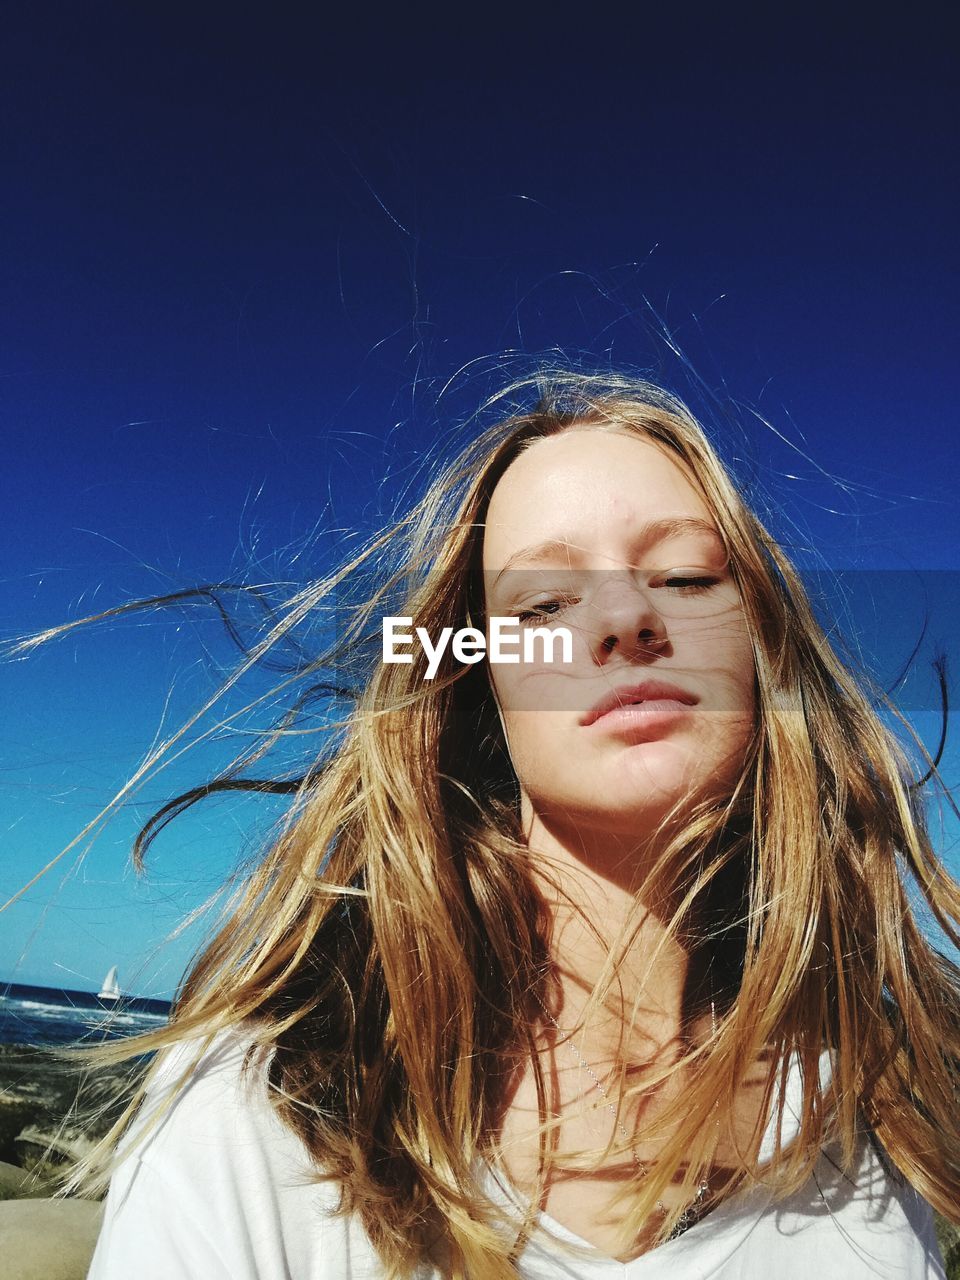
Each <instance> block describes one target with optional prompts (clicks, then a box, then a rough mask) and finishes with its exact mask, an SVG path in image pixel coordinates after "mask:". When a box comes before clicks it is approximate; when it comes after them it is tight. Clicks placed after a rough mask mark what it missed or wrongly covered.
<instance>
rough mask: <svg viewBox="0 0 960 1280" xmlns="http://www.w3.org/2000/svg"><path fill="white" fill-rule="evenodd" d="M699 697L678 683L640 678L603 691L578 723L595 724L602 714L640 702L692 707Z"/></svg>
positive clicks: (584, 724)
mask: <svg viewBox="0 0 960 1280" xmlns="http://www.w3.org/2000/svg"><path fill="white" fill-rule="evenodd" d="M698 701H699V699H698V698H697V697H696V696H695V695H694V694H692V693H689V692H688V691H687V690H686V689H681V688H680V686H679V685H676V684H670V683H669V682H668V681H666V680H641V681H640V682H639V683H636V684H627V685H621V686H620V688H618V689H611V690H610V691H609V692H608V693H605V694H604V695H603V697H602V698H601V699H600V700H599V702H595V703H594V705H593V706H592V707H591V708H590V710H589V711H588V712H587V713H586V715H584V716H583V717H582V718H581V720H580V723H581V725H583V726H587V725H591V724H595V723H596V721H597V720H600V719H602V717H603V716H605V715H609V714H610V712H612V711H618V710H619V709H620V708H621V707H627V706H631V705H633V704H636V703H642V702H661V703H662V702H679V703H682V704H683V705H684V706H689V707H692V706H693V705H694V704H695V703H696V702H698Z"/></svg>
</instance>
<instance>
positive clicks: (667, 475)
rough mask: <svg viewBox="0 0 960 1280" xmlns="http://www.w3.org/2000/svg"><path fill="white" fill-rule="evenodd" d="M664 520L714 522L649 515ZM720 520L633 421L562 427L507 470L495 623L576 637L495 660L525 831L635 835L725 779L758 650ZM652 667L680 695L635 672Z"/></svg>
mask: <svg viewBox="0 0 960 1280" xmlns="http://www.w3.org/2000/svg"><path fill="white" fill-rule="evenodd" d="M668 519H669V520H672V521H677V520H682V521H687V522H697V521H701V522H704V526H705V527H698V526H697V525H696V524H695V523H689V524H686V525H685V526H683V527H681V528H674V529H672V530H665V528H664V527H663V525H661V527H660V528H659V529H657V528H656V527H654V526H655V525H656V524H657V522H663V521H666V520H668ZM711 530H714V531H715V530H716V523H715V521H714V520H713V518H712V516H711V514H710V511H709V509H708V507H707V505H706V503H705V501H704V499H703V497H702V496H701V495H700V492H699V490H698V489H697V488H696V487H695V486H694V485H693V484H692V483H691V481H690V480H689V479H688V478H687V476H686V474H685V472H684V471H683V470H682V469H681V467H680V466H679V465H678V464H677V463H675V462H674V461H672V460H671V458H670V457H669V456H668V455H667V454H666V453H665V452H663V451H662V450H661V449H660V448H659V447H658V446H657V445H655V444H653V443H651V442H649V441H647V440H644V439H641V438H638V437H637V436H634V435H630V434H627V433H626V432H620V431H617V432H611V431H609V430H607V431H600V430H597V429H591V428H589V427H573V428H570V429H568V430H566V431H564V432H562V433H561V434H559V435H556V436H550V437H548V438H546V439H544V440H538V441H537V442H536V443H535V444H533V445H531V446H530V447H529V448H528V449H527V450H526V451H525V452H524V453H522V454H521V455H520V456H519V457H518V458H517V459H516V460H515V461H514V462H513V463H512V464H511V465H510V467H509V468H508V469H507V471H506V472H505V473H504V475H503V476H502V478H501V480H500V482H499V483H498V485H497V487H496V489H495V490H494V493H493V495H492V498H491V501H490V505H489V509H488V514H487V521H486V527H485V532H484V541H483V568H484V582H485V599H486V609H487V618H488V632H489V618H490V617H491V616H500V617H504V616H509V617H514V618H520V619H521V633H522V632H523V631H524V630H527V629H529V628H531V627H534V626H537V627H567V628H569V630H570V631H571V633H572V638H573V644H572V657H573V660H572V662H561V661H554V662H552V663H548V662H546V661H545V660H544V658H543V656H542V650H541V649H539V648H538V649H537V650H536V657H535V658H534V660H533V661H523V660H522V653H521V660H520V661H519V662H518V663H516V665H512V664H507V663H490V664H489V667H488V670H489V674H490V679H491V681H492V684H493V688H494V692H495V695H496V698H497V702H498V704H499V707H500V714H501V719H502V722H503V726H504V731H505V733H506V737H507V743H508V747H509V750H510V755H511V759H512V761H513V766H514V769H515V771H516V774H517V777H518V779H519V781H520V786H521V798H522V809H523V813H522V816H523V825H524V830H525V831H526V832H527V833H528V835H529V834H530V833H531V831H532V829H533V826H534V825H535V824H537V823H541V824H544V825H545V826H547V827H550V828H551V829H552V830H553V831H554V832H555V833H556V834H558V835H559V834H561V833H562V832H564V831H566V832H567V834H568V836H572V837H573V838H574V840H575V841H576V839H577V838H579V839H580V840H581V841H583V842H584V844H585V843H586V841H587V840H588V839H589V835H590V833H593V834H595V835H606V836H617V837H625V838H627V839H629V838H631V837H637V839H638V842H639V841H642V839H643V837H644V836H645V835H646V834H648V833H649V832H650V831H652V829H653V828H654V826H655V825H656V824H657V822H658V821H659V819H660V818H662V817H663V816H664V815H665V814H666V812H667V811H668V810H669V809H670V808H671V806H672V805H673V804H674V802H675V801H677V800H678V799H679V800H682V799H683V798H684V797H693V796H697V797H700V796H704V795H707V796H709V795H716V796H717V797H718V798H719V797H720V796H722V795H724V794H729V791H730V789H731V788H732V786H733V784H734V783H735V781H736V779H737V777H738V775H739V770H740V767H741V766H742V764H743V760H744V754H745V750H746V747H747V744H748V742H749V741H750V738H751V736H752V732H753V724H754V708H755V699H754V658H753V649H752V645H751V641H750V636H749V633H748V630H747V626H746V622H745V619H744V615H743V611H742V607H741V601H740V595H739V591H738V589H737V586H736V584H735V582H734V580H733V578H732V576H731V574H730V571H729V569H728V568H727V565H726V555H725V552H724V547H723V543H722V540H721V539H720V537H719V535H718V534H717V533H716V532H711ZM545 543H548V544H550V545H548V546H543V545H542V544H545ZM691 580H693V581H691ZM556 655H557V657H559V648H557V650H556ZM652 681H657V682H666V683H667V684H669V685H671V686H673V687H674V691H676V693H677V698H676V699H672V698H670V696H669V695H670V693H671V690H670V689H667V690H660V691H658V690H657V689H655V688H650V687H648V688H647V689H644V688H642V685H643V683H644V682H652ZM658 694H659V696H658ZM664 694H666V695H667V696H666V697H664V696H663V695H664ZM681 699H682V700H681ZM604 700H606V703H605V702H604ZM638 700H639V703H638ZM610 703H612V704H613V707H612V709H609V710H608V711H607V710H605V706H606V707H609V704H610ZM644 704H646V705H644ZM654 704H657V705H654ZM598 711H600V712H604V713H603V714H599V716H598V714H597V713H598ZM681 816H682V814H681Z"/></svg>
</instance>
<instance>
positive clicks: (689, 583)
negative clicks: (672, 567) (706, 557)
mask: <svg viewBox="0 0 960 1280" xmlns="http://www.w3.org/2000/svg"><path fill="white" fill-rule="evenodd" d="M717 582H718V579H717V578H679V577H677V578H665V579H664V583H663V585H664V586H665V587H667V588H669V590H671V591H677V592H680V593H682V594H683V595H688V596H692V595H696V594H697V592H699V591H709V589H710V588H711V587H715V586H716V585H717ZM671 584H674V585H671Z"/></svg>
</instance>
